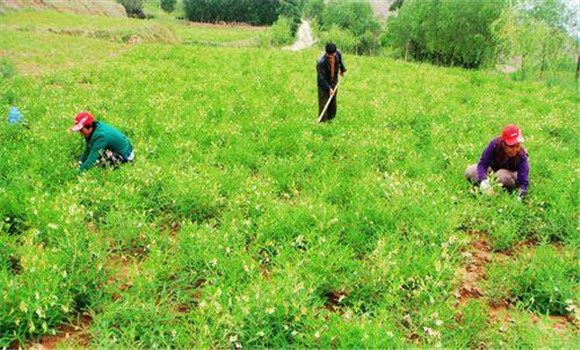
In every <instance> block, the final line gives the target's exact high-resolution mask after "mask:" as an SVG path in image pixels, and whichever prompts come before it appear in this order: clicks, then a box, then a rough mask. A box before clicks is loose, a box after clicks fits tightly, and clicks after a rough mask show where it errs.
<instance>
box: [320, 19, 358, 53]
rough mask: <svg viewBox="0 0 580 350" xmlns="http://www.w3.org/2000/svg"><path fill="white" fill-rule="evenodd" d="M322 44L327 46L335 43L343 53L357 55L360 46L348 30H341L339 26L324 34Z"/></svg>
mask: <svg viewBox="0 0 580 350" xmlns="http://www.w3.org/2000/svg"><path fill="white" fill-rule="evenodd" d="M320 42H321V43H323V44H325V43H328V42H333V43H335V44H336V46H338V48H339V49H340V50H341V51H344V52H352V53H355V52H356V49H357V47H358V46H359V41H358V39H357V38H356V37H355V35H354V34H353V33H352V32H351V31H349V30H348V29H341V28H339V27H338V26H337V25H334V26H332V27H330V29H329V30H328V31H325V32H322V33H321V35H320Z"/></svg>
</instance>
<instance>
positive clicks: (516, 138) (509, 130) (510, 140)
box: [501, 124, 524, 146]
mask: <svg viewBox="0 0 580 350" xmlns="http://www.w3.org/2000/svg"><path fill="white" fill-rule="evenodd" d="M501 138H502V140H503V141H504V142H505V143H506V144H507V145H508V146H513V145H515V144H516V143H521V142H524V136H523V135H522V132H521V131H520V128H518V127H517V126H516V125H514V124H509V125H507V126H506V127H505V128H503V131H502V132H501Z"/></svg>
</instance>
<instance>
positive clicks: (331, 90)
mask: <svg viewBox="0 0 580 350" xmlns="http://www.w3.org/2000/svg"><path fill="white" fill-rule="evenodd" d="M332 95H334V89H333V88H330V96H332Z"/></svg>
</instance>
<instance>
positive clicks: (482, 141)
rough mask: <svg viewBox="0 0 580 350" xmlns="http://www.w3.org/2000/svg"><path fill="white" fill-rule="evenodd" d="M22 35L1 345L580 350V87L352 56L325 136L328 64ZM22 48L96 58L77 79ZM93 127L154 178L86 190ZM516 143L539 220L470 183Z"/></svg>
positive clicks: (8, 149)
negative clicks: (83, 119) (103, 56)
mask: <svg viewBox="0 0 580 350" xmlns="http://www.w3.org/2000/svg"><path fill="white" fill-rule="evenodd" d="M5 18H6V17H0V19H1V20H2V21H1V22H2V24H3V26H2V27H0V34H1V35H0V40H2V42H1V43H2V45H1V47H2V56H5V57H8V58H11V57H24V58H23V60H24V61H26V60H28V59H29V57H35V58H33V60H34V61H35V62H38V69H37V71H36V75H35V76H31V75H29V74H27V73H26V72H22V71H19V70H18V67H20V66H19V65H17V73H16V75H14V76H12V77H9V78H0V79H1V80H0V110H1V111H2V115H7V112H8V109H9V107H10V106H11V105H15V106H18V107H19V108H20V109H21V110H22V112H23V114H24V116H25V119H26V123H27V126H26V127H25V126H22V125H20V126H18V125H17V126H14V125H8V123H7V122H6V120H5V119H4V120H2V121H1V122H0V140H2V141H0V194H1V195H0V220H1V221H0V222H1V223H0V290H1V291H2V293H1V295H0V298H1V299H2V302H1V303H0V329H2V330H4V331H3V332H2V333H0V347H4V346H7V345H8V344H11V343H12V344H13V345H14V344H16V343H13V342H15V341H18V342H20V343H21V344H24V343H25V342H28V343H27V344H30V343H37V342H40V343H41V344H42V343H43V341H46V339H47V338H46V337H42V336H43V335H46V334H54V333H57V334H58V333H59V332H60V334H62V333H63V332H64V329H65V328H64V326H63V325H64V324H72V325H75V326H78V327H80V329H78V330H75V331H73V332H72V333H73V335H72V336H71V337H69V338H68V339H66V340H65V339H61V342H60V343H59V344H60V346H62V347H70V346H74V347H92V348H95V347H98V348H158V347H163V348H168V347H175V348H177V347H179V348H240V347H245V348H255V347H272V348H314V347H323V348H330V347H332V348H335V347H336V348H359V347H365V348H387V347H388V348H393V347H396V348H403V347H405V348H407V347H412V348H432V347H445V348H480V347H486V348H491V347H493V348H499V347H501V348H515V347H524V348H531V347H534V348H578V345H577V344H579V342H578V340H579V331H578V322H579V314H578V310H579V309H578V308H580V297H579V295H580V294H579V292H580V288H579V286H580V285H579V283H580V274H579V270H578V267H579V266H578V252H579V251H580V250H579V248H580V239H579V238H578V237H579V236H578V229H579V228H578V219H579V215H578V205H579V197H578V196H577V194H578V191H577V190H578V170H579V169H578V159H579V148H578V142H579V134H578V126H577V116H578V102H579V101H578V96H577V94H576V91H575V90H574V89H573V88H567V87H565V86H566V85H565V84H549V85H548V84H546V83H540V82H535V83H532V82H514V81H511V80H509V79H508V78H506V77H503V76H500V75H496V74H492V73H485V72H478V71H466V70H461V69H448V68H439V67H433V66H430V65H421V64H409V63H404V62H398V61H392V60H388V59H384V58H369V57H354V56H346V57H345V62H346V65H347V68H348V70H349V71H348V75H347V77H346V78H345V79H344V81H343V83H342V91H341V92H340V93H339V113H338V118H337V120H336V121H334V122H333V123H330V124H324V125H317V124H316V123H315V120H316V117H317V116H316V112H317V106H316V85H315V84H316V80H315V71H314V62H315V59H316V58H317V56H318V55H319V52H317V51H315V50H310V51H302V52H298V53H291V52H285V51H279V50H265V49H257V48H234V47H209V46H195V45H169V44H150V43H143V44H141V45H133V46H130V47H126V46H125V45H124V44H120V43H114V42H113V43H112V42H110V41H106V40H102V39H95V38H86V37H78V36H70V35H68V36H67V35H63V34H54V33H52V34H51V33H36V32H35V31H31V32H25V33H21V32H19V31H14V30H13V29H8V28H7V27H6V26H7V25H8V24H5V23H6V22H5V21H4V19H5ZM108 20H109V19H107V21H108ZM56 22H57V23H60V21H58V20H57V21H56ZM89 29H90V28H89ZM187 30H192V32H189V33H190V35H195V34H194V33H195V30H197V28H187ZM228 30H229V29H228ZM232 30H233V29H232ZM241 31H244V30H243V29H241ZM16 33H18V35H28V36H29V37H30V40H36V42H45V40H48V42H52V43H56V42H57V41H59V40H65V39H64V38H69V39H70V40H73V38H74V40H77V41H78V42H77V43H76V44H73V45H62V47H59V50H58V52H59V54H60V55H62V57H63V58H62V64H65V65H67V64H69V62H70V64H71V65H70V66H71V67H73V68H71V69H66V68H62V69H59V70H57V71H55V70H54V69H53V68H55V66H57V65H58V64H59V62H61V59H59V58H58V57H55V56H54V55H52V54H47V55H46V60H45V59H42V58H41V57H40V56H38V54H39V53H41V52H44V51H45V50H49V47H48V46H51V45H49V44H46V46H34V47H29V46H26V45H24V44H21V43H20V41H18V40H17V39H18V37H17V36H15V35H16ZM6 34H10V35H9V36H8V39H6V37H7V35H6ZM213 35H216V36H220V37H221V35H222V34H221V32H216V33H213ZM43 36H46V37H43ZM224 36H225V35H224ZM57 38H58V40H57ZM51 40H52V41H51ZM75 45H86V46H87V48H86V49H87V50H95V51H98V52H100V51H101V50H100V48H101V47H103V48H105V51H106V50H108V51H107V52H111V53H115V54H114V55H113V56H110V57H109V56H107V57H109V58H108V59H107V60H104V61H103V60H99V63H98V64H93V63H92V61H87V58H86V57H85V55H80V54H78V53H77V52H78V50H77V48H78V46H75ZM109 45H111V46H109ZM122 47H123V48H126V50H125V51H124V52H123V53H122V54H117V53H118V51H119V48H122ZM29 52H30V55H31V56H27V53H29ZM47 52H48V51H47ZM45 61H46V62H47V63H46V64H44V63H45ZM41 70H42V71H44V73H42V71H41ZM84 109H86V110H90V111H91V112H92V113H94V115H95V116H96V117H97V118H98V119H100V120H103V121H106V122H109V123H111V124H113V125H115V126H118V127H119V128H120V129H121V130H123V131H124V132H125V133H126V134H127V135H128V136H129V137H130V139H131V140H132V142H133V145H134V146H135V152H136V155H137V159H136V162H135V164H133V165H131V166H125V167H122V168H121V169H119V170H117V171H113V170H108V169H104V170H100V169H96V170H93V171H90V172H88V173H85V174H82V175H79V174H78V173H77V171H76V170H75V164H76V160H77V158H78V156H79V155H80V154H81V152H82V149H83V146H84V145H83V141H82V140H81V138H80V137H79V136H78V135H75V134H69V133H67V132H66V130H67V128H68V127H69V126H70V124H71V122H72V119H73V117H74V115H75V113H76V112H78V111H80V110H84ZM509 122H514V123H517V124H518V125H520V126H521V127H522V129H523V132H524V134H525V136H526V137H527V142H526V148H527V150H528V153H529V155H530V159H531V167H532V171H531V188H530V194H529V196H528V198H527V200H526V201H524V202H519V201H517V200H516V199H515V198H514V196H511V195H509V194H507V193H503V192H502V191H499V190H498V191H496V192H497V194H496V195H495V196H493V197H483V196H481V195H479V194H478V193H474V192H472V191H470V186H469V185H468V184H467V183H466V182H465V180H464V179H463V171H464V169H465V168H466V166H467V165H469V164H472V163H475V162H476V161H477V160H478V157H479V155H480V153H481V151H482V150H483V148H484V147H485V145H486V144H487V142H488V141H489V140H490V139H491V138H492V137H494V136H496V135H498V134H499V132H500V130H501V128H502V126H503V125H505V124H507V123H509ZM574 344H576V345H574Z"/></svg>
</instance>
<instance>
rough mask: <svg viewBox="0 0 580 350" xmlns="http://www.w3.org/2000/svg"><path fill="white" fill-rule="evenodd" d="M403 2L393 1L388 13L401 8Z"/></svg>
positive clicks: (400, 0)
mask: <svg viewBox="0 0 580 350" xmlns="http://www.w3.org/2000/svg"><path fill="white" fill-rule="evenodd" d="M404 2H405V0H395V1H393V2H392V3H391V5H390V6H389V11H397V10H398V9H400V8H401V6H403V3H404Z"/></svg>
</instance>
